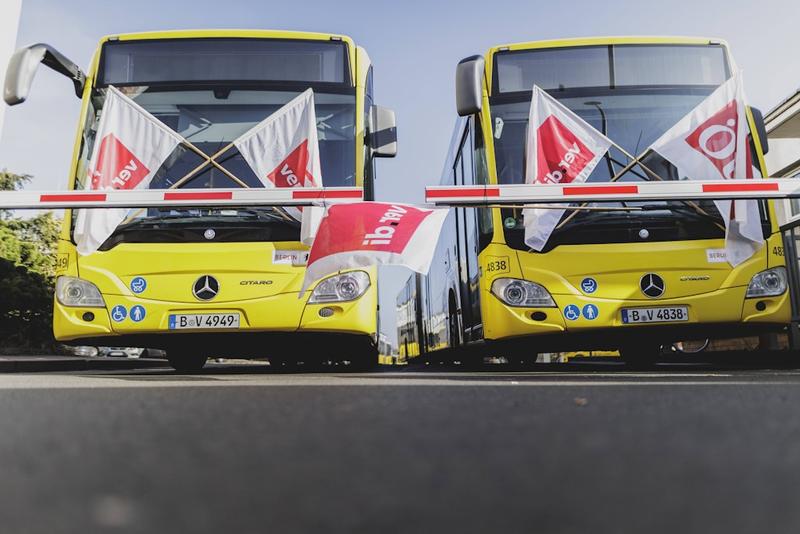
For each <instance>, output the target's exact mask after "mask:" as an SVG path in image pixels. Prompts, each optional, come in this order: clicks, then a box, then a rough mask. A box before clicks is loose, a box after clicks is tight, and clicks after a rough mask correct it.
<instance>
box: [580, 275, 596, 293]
mask: <svg viewBox="0 0 800 534" xmlns="http://www.w3.org/2000/svg"><path fill="white" fill-rule="evenodd" d="M581 291H583V292H584V293H594V292H595V291H597V280H595V279H594V278H584V279H583V280H581Z"/></svg>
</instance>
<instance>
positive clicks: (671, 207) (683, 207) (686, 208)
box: [639, 201, 721, 223]
mask: <svg viewBox="0 0 800 534" xmlns="http://www.w3.org/2000/svg"><path fill="white" fill-rule="evenodd" d="M679 202H681V204H645V205H643V206H639V207H640V208H641V210H642V211H675V212H680V213H681V214H682V215H692V216H694V217H695V218H701V219H708V220H709V221H713V222H714V223H719V222H720V220H721V217H717V216H714V215H711V214H710V213H706V212H701V211H698V210H697V209H696V208H693V207H692V206H690V205H688V204H685V203H683V202H685V201H679Z"/></svg>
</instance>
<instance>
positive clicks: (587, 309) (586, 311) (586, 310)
mask: <svg viewBox="0 0 800 534" xmlns="http://www.w3.org/2000/svg"><path fill="white" fill-rule="evenodd" d="M583 316H584V317H585V318H586V319H589V320H590V321H594V320H595V319H597V306H595V305H594V304H587V305H586V306H584V307H583Z"/></svg>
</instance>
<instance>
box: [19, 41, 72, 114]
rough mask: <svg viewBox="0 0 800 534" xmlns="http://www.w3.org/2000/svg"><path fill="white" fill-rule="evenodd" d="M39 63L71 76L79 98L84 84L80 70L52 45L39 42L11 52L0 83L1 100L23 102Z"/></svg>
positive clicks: (68, 76)
mask: <svg viewBox="0 0 800 534" xmlns="http://www.w3.org/2000/svg"><path fill="white" fill-rule="evenodd" d="M40 63H43V64H45V65H47V66H48V67H50V68H51V69H53V70H54V71H56V72H58V73H60V74H63V75H64V76H66V77H67V78H69V79H70V80H72V83H73V84H74V85H75V94H76V95H78V98H80V97H81V96H83V86H84V85H85V84H86V75H85V74H84V73H83V71H81V69H80V68H79V67H78V66H77V65H76V64H75V63H73V62H72V61H70V60H69V59H67V58H66V57H64V56H63V55H62V54H61V52H59V51H58V50H56V49H55V48H53V47H52V46H50V45H47V44H42V43H40V44H35V45H30V46H26V47H25V48H20V49H19V50H17V51H16V52H14V55H13V56H11V59H10V60H9V62H8V69H7V70H6V79H5V85H4V87H3V100H5V101H6V104H8V105H9V106H16V105H17V104H21V103H22V102H25V100H26V99H27V98H28V93H30V90H31V84H32V83H33V76H34V75H35V74H36V69H38V68H39V64H40Z"/></svg>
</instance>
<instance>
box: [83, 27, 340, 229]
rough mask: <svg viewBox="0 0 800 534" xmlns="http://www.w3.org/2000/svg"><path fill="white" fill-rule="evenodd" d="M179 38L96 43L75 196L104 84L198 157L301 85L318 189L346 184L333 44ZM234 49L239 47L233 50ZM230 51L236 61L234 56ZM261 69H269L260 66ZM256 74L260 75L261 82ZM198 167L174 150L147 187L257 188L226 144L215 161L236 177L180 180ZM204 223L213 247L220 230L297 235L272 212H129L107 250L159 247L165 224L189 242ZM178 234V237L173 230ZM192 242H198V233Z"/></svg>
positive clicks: (213, 174) (291, 223) (286, 219)
mask: <svg viewBox="0 0 800 534" xmlns="http://www.w3.org/2000/svg"><path fill="white" fill-rule="evenodd" d="M186 41H187V42H181V43H179V44H178V45H176V44H175V42H170V43H165V42H163V41H144V42H135V41H134V42H124V43H120V44H109V45H106V47H105V48H104V53H103V55H102V56H101V68H100V73H99V76H98V83H97V87H96V88H95V90H94V93H93V98H92V102H91V104H92V106H91V107H90V113H89V117H88V119H87V124H86V127H85V130H84V134H83V137H84V143H83V147H82V152H81V161H80V165H79V167H78V172H77V175H76V188H77V189H81V188H85V187H88V184H87V180H86V179H85V177H86V175H87V174H86V167H87V165H88V159H89V157H90V156H91V152H92V146H93V143H94V134H95V130H96V127H97V121H98V119H99V114H100V113H101V112H102V105H103V102H104V100H105V93H106V88H105V87H107V86H108V85H114V86H116V87H118V88H119V89H120V90H121V91H122V92H123V93H125V94H126V95H127V96H128V97H130V98H132V99H133V100H134V101H135V102H136V103H137V104H139V105H140V106H142V107H143V108H144V109H146V110H147V111H148V112H150V113H151V114H153V116H155V117H156V118H157V119H158V120H160V121H161V122H163V123H164V124H166V125H167V126H169V127H170V128H172V129H173V130H175V131H176V132H177V133H179V134H180V135H181V136H183V137H184V138H185V139H187V140H188V141H190V142H191V143H192V144H194V145H195V146H196V147H197V148H199V149H200V150H201V151H203V152H204V153H205V154H208V155H212V154H215V153H216V152H218V151H219V150H220V149H222V148H224V147H226V146H227V145H229V144H230V143H231V142H232V141H234V140H235V139H237V138H238V137H239V136H241V135H242V134H244V133H245V132H247V131H248V130H249V129H250V128H252V127H253V126H255V125H256V124H258V123H259V122H261V121H262V120H264V119H265V118H266V117H268V116H269V115H271V114H272V113H274V112H275V111H277V110H278V109H280V107H281V106H283V105H284V104H286V103H287V102H289V101H290V100H292V99H293V98H294V97H296V96H298V95H299V94H300V93H302V92H303V91H304V90H306V89H308V88H309V87H311V88H312V89H313V90H314V104H315V113H316V117H317V132H318V139H319V150H320V163H321V167H322V176H323V184H324V185H325V186H326V187H335V186H355V185H356V176H355V173H356V164H355V157H356V144H355V143H356V138H355V129H356V128H355V117H356V115H355V107H356V98H355V88H354V87H353V86H352V83H351V82H350V75H349V71H346V70H345V69H346V65H347V63H346V48H345V47H344V44H343V43H329V42H326V41H322V42H321V43H320V44H317V43H311V44H312V46H311V48H308V47H306V46H305V45H307V44H308V43H307V42H305V41H300V42H297V43H294V42H286V41H277V43H276V44H275V45H274V46H273V45H272V44H271V43H270V41H269V40H261V41H258V40H247V39H193V40H186ZM265 44H266V46H265ZM243 47H244V48H245V49H246V50H244V51H243V50H242V48H243ZM120 48H121V49H120ZM237 51H238V55H236V54H234V52H237ZM245 52H247V53H245ZM231 58H239V59H236V60H232V59H231ZM256 60H257V61H256ZM294 60H297V62H296V63H295V62H294ZM262 62H266V65H267V66H268V67H270V68H268V69H265V68H264V67H263V65H262ZM254 73H257V75H255V74H254ZM170 74H172V75H173V78H172V79H170V77H169V75H170ZM345 74H346V76H345ZM262 76H263V77H269V78H268V79H262V78H260V77H262ZM203 161H204V158H202V157H201V156H199V155H198V154H196V153H195V152H193V151H191V150H189V149H187V148H185V147H183V146H179V147H178V148H176V149H175V152H173V154H172V155H171V156H170V157H169V158H168V159H167V161H166V162H165V163H164V164H163V165H162V167H161V168H160V169H159V170H158V171H157V173H156V174H155V176H154V178H153V180H152V181H151V183H150V186H149V187H150V188H151V189H168V188H173V187H180V188H191V189H198V188H236V187H244V186H247V187H264V186H263V184H262V182H261V180H259V178H258V177H257V176H256V175H255V173H254V172H253V171H252V169H251V168H250V167H249V166H248V164H247V163H246V161H245V160H244V158H243V157H242V156H241V154H239V152H238V151H237V150H236V148H235V147H232V148H230V149H229V150H228V151H227V152H225V153H224V154H222V155H221V156H220V157H218V158H217V159H216V161H217V162H218V163H219V164H220V165H221V166H222V167H224V168H225V169H226V170H227V171H228V172H229V173H230V174H231V175H233V176H235V177H236V180H234V179H232V178H231V177H230V176H228V174H227V173H225V172H223V171H221V170H219V169H217V168H215V167H213V166H211V165H209V166H207V167H206V168H205V169H204V170H203V171H201V172H199V173H197V174H195V175H194V176H193V177H191V178H189V179H186V176H187V174H188V173H189V172H190V171H192V170H193V169H195V168H196V167H197V166H198V165H200V164H202V163H203ZM212 224H213V225H214V226H215V227H219V228H222V229H223V230H222V231H221V232H220V231H219V230H218V231H217V235H219V239H223V240H224V239H225V237H226V235H227V234H226V232H225V231H224V228H226V227H227V226H230V227H232V228H235V229H236V231H235V232H233V234H232V235H235V236H237V237H236V239H235V240H270V241H273V240H296V239H298V238H299V226H300V225H299V223H298V222H297V221H296V220H295V219H294V218H292V217H290V216H287V214H286V213H284V212H283V211H282V210H279V209H274V208H269V207H260V208H247V209H235V208H234V209H147V210H131V211H130V213H129V215H128V218H127V219H126V220H125V221H124V222H123V223H122V224H121V225H120V226H119V227H118V229H117V232H116V234H115V235H114V236H112V237H111V238H110V239H109V243H110V244H115V243H117V242H120V241H131V240H136V241H140V240H145V241H151V240H160V239H161V238H158V237H156V236H154V235H152V234H153V232H151V231H150V230H164V229H165V228H167V227H168V228H170V229H173V230H176V231H175V232H173V233H169V232H168V233H167V234H166V235H167V237H168V240H172V241H175V240H191V238H192V236H194V235H195V233H196V232H191V231H189V230H191V229H192V228H195V227H196V228H197V229H201V228H208V227H209V225H212ZM266 227H270V228H268V229H267V230H268V231H267V230H265V228H266ZM243 228H249V229H251V230H252V229H254V228H255V231H245V232H244V233H243ZM184 229H186V230H187V231H186V232H183V231H178V230H184ZM198 235H200V236H202V232H200V234H198ZM169 236H172V237H169ZM162 237H163V236H162ZM200 238H202V237H200ZM219 239H218V240H219ZM231 239H233V238H231Z"/></svg>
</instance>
